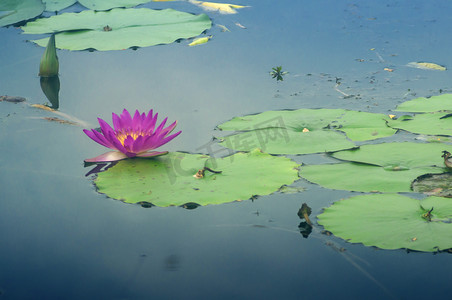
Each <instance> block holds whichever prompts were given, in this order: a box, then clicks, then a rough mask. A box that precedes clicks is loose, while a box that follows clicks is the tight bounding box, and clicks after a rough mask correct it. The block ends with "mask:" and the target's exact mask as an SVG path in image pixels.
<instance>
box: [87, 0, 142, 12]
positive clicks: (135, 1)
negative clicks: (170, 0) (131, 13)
mask: <svg viewBox="0 0 452 300" xmlns="http://www.w3.org/2000/svg"><path fill="white" fill-rule="evenodd" d="M149 1H151V0H78V2H79V3H80V4H81V5H83V6H85V7H87V8H89V9H94V10H108V9H112V8H115V7H134V6H137V5H139V4H143V3H147V2H149Z"/></svg>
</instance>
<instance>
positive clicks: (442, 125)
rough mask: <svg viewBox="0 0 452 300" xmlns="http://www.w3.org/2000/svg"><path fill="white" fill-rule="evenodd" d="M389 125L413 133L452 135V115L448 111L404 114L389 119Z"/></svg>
mask: <svg viewBox="0 0 452 300" xmlns="http://www.w3.org/2000/svg"><path fill="white" fill-rule="evenodd" d="M388 125H389V126H391V127H393V128H398V129H403V130H406V131H409V132H413V133H419V134H427V135H450V136H452V115H450V113H447V112H436V113H424V114H417V115H415V116H402V117H400V118H398V119H397V120H390V121H388Z"/></svg>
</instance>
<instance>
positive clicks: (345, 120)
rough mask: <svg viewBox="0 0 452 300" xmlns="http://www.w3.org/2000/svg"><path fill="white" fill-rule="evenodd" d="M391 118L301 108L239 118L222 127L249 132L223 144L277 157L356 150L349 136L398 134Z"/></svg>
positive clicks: (355, 139)
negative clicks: (259, 150) (257, 149)
mask: <svg viewBox="0 0 452 300" xmlns="http://www.w3.org/2000/svg"><path fill="white" fill-rule="evenodd" d="M388 119H389V117H387V116H385V115H383V114H373V113H366V112H358V111H348V110H343V109H299V110H293V111H267V112H263V113H260V114H257V115H249V116H244V117H236V118H233V119H232V120H230V121H228V122H225V123H223V124H221V125H219V126H218V128H219V129H222V130H228V131H232V130H234V131H245V132H240V133H237V134H233V135H231V136H228V137H226V138H224V140H223V142H222V143H221V144H222V145H223V146H225V147H228V148H232V149H236V150H242V151H249V149H252V148H253V147H256V146H257V147H261V148H263V150H265V151H267V152H269V153H274V154H306V153H317V152H325V151H327V152H328V151H337V150H340V149H348V148H352V147H354V144H353V143H352V142H350V141H349V140H348V139H347V137H348V138H349V139H352V140H354V141H365V140H372V139H376V138H381V137H387V136H391V135H393V134H394V133H395V132H396V131H395V130H394V129H393V128H389V127H388V126H387V125H386V121H387V120H388ZM342 132H343V133H345V134H346V136H344V134H343V133H342Z"/></svg>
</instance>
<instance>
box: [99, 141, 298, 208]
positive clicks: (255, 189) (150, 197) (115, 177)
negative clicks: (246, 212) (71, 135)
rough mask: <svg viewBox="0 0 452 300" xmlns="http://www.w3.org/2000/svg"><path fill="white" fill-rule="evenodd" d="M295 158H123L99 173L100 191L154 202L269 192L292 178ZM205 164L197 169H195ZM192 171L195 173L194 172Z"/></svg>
mask: <svg viewBox="0 0 452 300" xmlns="http://www.w3.org/2000/svg"><path fill="white" fill-rule="evenodd" d="M297 167H298V164H297V163H295V162H294V161H292V160H290V159H288V158H286V157H276V156H271V155H269V154H266V153H262V152H260V151H259V150H257V149H256V150H254V151H252V152H250V153H236V154H234V155H232V156H228V157H224V158H219V159H213V158H211V157H209V156H207V155H200V154H188V153H180V152H173V153H168V154H167V155H163V156H159V157H155V158H152V159H127V160H123V161H120V162H118V163H117V164H116V165H115V166H114V167H112V168H110V169H108V170H107V171H105V172H102V173H99V174H98V175H97V178H96V179H95V181H94V182H95V184H96V186H97V189H98V191H99V192H100V193H104V194H106V195H107V196H108V197H110V198H113V199H118V200H122V201H124V202H127V203H139V204H143V203H152V204H153V205H155V206H173V205H176V206H180V205H184V204H186V203H197V204H199V205H207V204H220V203H226V202H233V201H240V200H247V199H250V198H251V197H253V196H254V195H268V194H271V193H273V192H276V191H278V189H279V188H280V187H281V186H283V185H289V184H291V183H293V182H294V181H295V180H297V179H298V178H299V177H298V170H297ZM204 169H206V170H209V171H205V172H201V173H202V176H200V174H199V173H200V172H199V170H204ZM194 175H196V176H194Z"/></svg>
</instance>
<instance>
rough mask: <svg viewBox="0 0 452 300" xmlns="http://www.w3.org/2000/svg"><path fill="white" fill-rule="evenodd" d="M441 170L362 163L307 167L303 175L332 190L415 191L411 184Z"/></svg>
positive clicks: (301, 174)
mask: <svg viewBox="0 0 452 300" xmlns="http://www.w3.org/2000/svg"><path fill="white" fill-rule="evenodd" d="M442 171H443V169H441V168H437V167H421V168H416V169H406V170H403V171H397V168H396V169H387V168H386V169H385V168H383V167H379V166H374V165H369V164H361V163H339V164H323V165H304V166H302V167H301V170H300V176H301V177H303V178H305V179H307V180H308V181H310V182H312V183H316V184H319V185H321V186H323V187H325V188H328V189H335V190H347V191H355V192H382V193H399V192H411V182H412V181H413V180H414V179H416V178H417V177H419V176H420V175H423V174H426V173H441V172H442Z"/></svg>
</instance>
